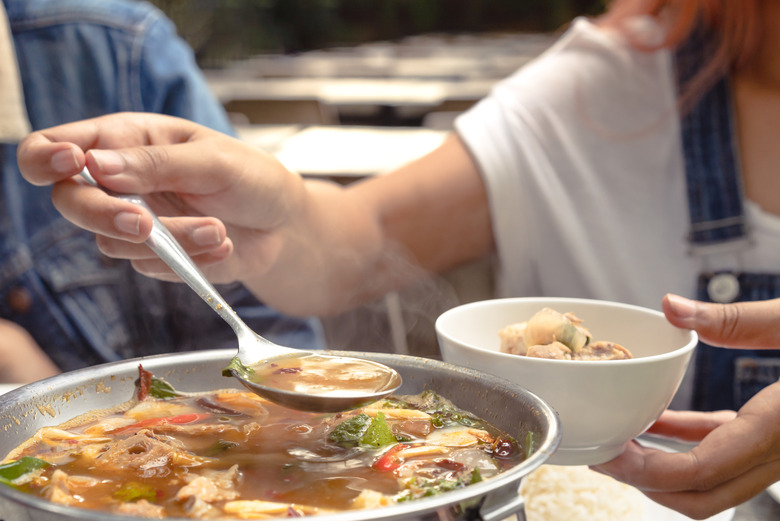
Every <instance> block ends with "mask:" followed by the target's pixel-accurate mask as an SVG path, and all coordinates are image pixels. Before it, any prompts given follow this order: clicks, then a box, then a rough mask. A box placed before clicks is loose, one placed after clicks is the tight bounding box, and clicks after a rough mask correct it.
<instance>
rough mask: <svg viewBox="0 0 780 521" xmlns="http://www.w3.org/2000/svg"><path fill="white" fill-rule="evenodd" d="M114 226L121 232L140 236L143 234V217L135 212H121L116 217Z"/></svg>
mask: <svg viewBox="0 0 780 521" xmlns="http://www.w3.org/2000/svg"><path fill="white" fill-rule="evenodd" d="M114 226H116V229H117V230H119V231H120V232H124V233H129V234H130V235H138V234H139V233H141V215H140V214H137V213H133V212H120V213H118V214H117V216H116V217H114Z"/></svg>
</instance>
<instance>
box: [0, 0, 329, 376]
mask: <svg viewBox="0 0 780 521" xmlns="http://www.w3.org/2000/svg"><path fill="white" fill-rule="evenodd" d="M3 2H4V4H5V7H6V11H7V14H8V20H9V23H10V26H11V32H12V36H13V41H14V47H15V52H16V54H17V59H18V63H19V71H20V75H21V80H22V86H23V92H24V96H25V104H26V107H27V112H28V116H29V119H30V123H31V125H32V128H33V129H41V128H45V127H50V126H54V125H58V124H62V123H66V122H70V121H74V120H78V119H84V118H88V117H93V116H98V115H101V114H106V113H111V112H120V111H137V112H157V113H164V114H171V115H176V116H180V117H184V118H187V119H190V120H193V121H196V122H198V123H201V124H203V125H206V126H209V127H211V128H214V129H217V130H220V131H223V132H226V133H232V132H233V130H232V128H231V126H230V123H229V121H228V119H227V116H226V114H225V112H224V110H223V109H222V107H221V106H220V105H219V103H218V102H217V101H216V100H215V99H214V97H213V96H212V95H211V93H210V92H209V90H208V87H207V84H206V82H205V81H204V79H203V77H202V74H201V72H200V71H199V70H198V68H197V66H196V64H195V61H194V57H193V54H192V51H191V49H190V48H189V47H188V46H187V45H186V43H185V42H183V41H182V40H181V39H179V38H178V37H177V36H176V31H175V28H174V26H173V24H172V23H171V22H170V21H169V20H168V19H167V18H166V17H164V15H163V14H162V13H161V12H160V11H159V10H157V9H156V8H154V7H153V6H151V5H150V4H148V3H145V2H135V1H121V0H3ZM0 161H2V185H0V186H1V187H2V192H1V194H0V317H2V318H5V319H8V320H11V321H14V322H16V323H18V324H20V325H21V326H23V327H24V328H26V329H27V331H28V332H29V333H30V334H31V335H32V336H33V338H34V339H35V340H36V341H37V342H38V344H39V345H40V346H41V347H42V348H43V349H44V351H46V353H47V354H48V355H49V356H50V357H51V358H52V359H53V360H54V362H55V363H56V364H57V365H58V366H59V367H60V368H61V369H62V370H72V369H76V368H79V367H84V366H87V365H92V364H96V363H101V362H106V361H112V360H117V359H122V358H129V357H135V356H142V355H150V354H157V353H164V352H171V351H184V350H194V349H210V348H220V347H236V345H237V344H236V340H235V335H234V334H233V331H232V330H231V329H230V327H229V326H228V325H227V324H226V323H224V322H223V321H222V320H221V319H220V318H219V317H218V316H217V315H216V314H215V313H214V312H213V311H212V310H211V309H210V308H209V307H208V305H206V304H205V303H204V302H202V301H201V300H200V298H199V297H198V296H197V295H196V294H195V293H194V292H192V290H190V289H189V288H188V287H187V286H186V285H184V284H172V283H164V282H160V281H156V280H152V279H149V278H146V277H144V276H142V275H139V274H137V273H136V272H135V271H134V270H133V269H132V268H131V266H130V265H129V263H128V262H125V261H117V260H112V259H109V258H107V257H105V256H103V255H102V254H100V252H99V251H98V250H97V247H96V245H95V241H94V237H93V236H92V234H90V233H88V232H85V231H83V230H80V229H78V228H76V227H75V226H73V225H71V224H70V223H68V222H67V221H65V220H64V219H63V218H62V217H60V215H59V213H58V212H57V211H56V210H55V208H54V207H53V205H52V203H51V200H50V190H49V189H47V188H42V187H35V186H32V185H30V184H28V183H26V182H25V181H24V180H23V179H22V178H21V175H20V173H19V170H18V166H17V164H16V148H15V145H13V144H3V145H0ZM219 290H220V292H222V293H223V295H224V296H225V298H226V299H227V300H228V302H230V303H231V305H232V306H233V307H234V309H235V310H236V311H237V312H238V313H239V315H241V316H242V318H244V319H245V320H246V321H247V323H248V324H249V326H250V327H252V328H253V329H255V330H256V331H258V332H260V333H261V334H264V335H266V336H268V337H269V338H270V339H271V340H273V341H276V342H279V343H282V344H285V345H290V346H293V347H302V348H319V347H322V345H321V344H322V341H321V334H320V330H319V324H318V323H317V322H316V321H311V320H301V319H293V318H288V317H284V316H281V315H279V314H278V313H277V312H275V311H274V310H272V309H270V308H268V307H266V306H264V305H262V304H261V303H260V302H258V301H257V300H256V299H254V297H252V295H251V294H250V293H249V292H248V291H247V290H246V289H245V288H244V287H243V286H241V285H238V284H232V285H226V286H221V287H219Z"/></svg>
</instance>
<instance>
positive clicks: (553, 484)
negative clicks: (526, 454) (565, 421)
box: [520, 465, 645, 521]
mask: <svg viewBox="0 0 780 521" xmlns="http://www.w3.org/2000/svg"><path fill="white" fill-rule="evenodd" d="M520 494H521V495H522V496H523V498H525V515H526V520H527V521H642V520H643V519H644V503H645V499H644V496H643V495H642V493H641V492H639V491H638V490H637V489H635V488H634V487H631V486H629V485H626V484H624V483H621V482H619V481H616V480H614V479H612V478H610V477H608V476H605V475H603V474H599V473H598V472H595V471H593V470H590V469H589V468H588V467H586V466H571V467H568V466H557V465H543V466H541V467H540V468H538V469H536V470H535V471H533V472H532V473H531V474H529V475H528V476H526V477H525V478H523V481H522V483H521V485H520Z"/></svg>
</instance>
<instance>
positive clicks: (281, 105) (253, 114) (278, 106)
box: [224, 98, 338, 125]
mask: <svg viewBox="0 0 780 521" xmlns="http://www.w3.org/2000/svg"><path fill="white" fill-rule="evenodd" d="M224 106H225V110H227V111H228V113H230V114H240V115H243V118H241V119H244V120H245V121H246V122H248V123H250V124H253V125H286V124H293V123H295V124H305V125H336V124H338V113H337V112H336V110H335V109H334V108H333V107H331V106H329V105H326V104H324V103H322V102H320V101H319V100H318V99H315V98H296V99H234V100H230V101H227V102H225V103H224ZM231 117H232V118H234V119H237V118H235V116H231Z"/></svg>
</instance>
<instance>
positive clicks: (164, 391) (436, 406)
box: [0, 369, 533, 519]
mask: <svg viewBox="0 0 780 521" xmlns="http://www.w3.org/2000/svg"><path fill="white" fill-rule="evenodd" d="M141 375H142V376H141V378H140V379H139V381H140V382H142V383H141V385H140V386H139V392H138V394H137V396H136V398H134V399H133V400H131V401H130V402H128V403H127V404H126V405H125V406H124V407H121V408H119V409H118V410H115V411H111V412H107V411H106V412H101V413H99V414H91V415H89V416H88V417H84V418H80V419H76V420H71V421H70V422H67V423H66V424H63V425H61V426H58V427H45V428H43V429H41V430H40V431H38V432H37V433H36V434H35V436H34V437H33V438H31V439H30V440H28V441H26V442H25V443H23V444H22V445H20V446H19V447H17V448H16V449H15V450H14V451H12V452H11V453H10V454H9V455H8V456H7V457H6V458H5V459H4V463H3V465H2V466H1V467H0V482H4V483H5V484H6V485H10V486H14V487H16V488H18V489H20V490H22V491H25V492H28V493H30V494H35V495H38V496H41V497H44V498H46V499H47V500H49V501H53V502H56V503H61V504H67V505H72V506H77V507H82V508H89V509H97V510H102V511H107V512H114V513H120V514H125V515H138V516H142V517H149V518H163V517H189V518H195V519H213V518H219V519H247V518H250V519H264V518H273V517H298V516H302V515H316V514H325V513H333V512H334V511H342V510H353V509H362V508H375V507H381V506H386V505H392V504H395V503H397V502H403V501H409V500H415V499H418V498H421V497H426V496H430V495H435V494H440V493H444V492H447V491H449V490H453V489H457V488H461V487H465V486H468V485H469V484H472V483H475V482H478V481H481V480H483V479H489V478H490V477H491V476H493V475H495V474H497V473H499V472H501V471H502V470H505V469H507V468H510V467H512V466H514V465H516V464H517V463H519V462H520V461H522V460H523V459H524V458H525V454H526V450H528V451H529V452H530V449H531V447H530V446H528V447H525V449H524V448H522V447H520V446H519V445H518V443H517V442H516V441H515V440H513V439H512V438H510V437H509V436H508V435H506V434H504V433H502V432H500V431H498V430H497V429H495V428H494V427H492V426H490V425H488V424H486V423H485V422H483V421H481V420H480V419H479V418H477V417H475V416H474V415H472V414H470V413H468V412H466V411H463V410H460V409H458V408H457V407H456V406H455V405H454V404H453V403H451V402H450V401H448V400H447V399H446V398H444V397H442V396H440V395H438V394H436V393H433V392H429V391H426V392H423V393H422V394H420V395H415V396H398V397H393V398H390V399H385V400H381V401H379V402H376V403H373V404H371V405H369V406H367V407H363V408H361V409H356V410H354V411H349V412H347V413H338V414H317V413H308V412H300V411H293V410H290V409H286V408H283V407H280V406H278V405H275V404H273V403H271V402H268V401H266V400H264V399H263V398H260V397H259V396H257V395H255V394H253V393H249V392H240V391H236V390H222V391H214V392H207V393H197V394H192V393H187V394H181V393H176V392H175V391H174V390H173V389H171V388H170V386H168V385H167V384H165V382H164V381H162V380H158V379H153V378H152V377H151V375H150V374H148V373H147V374H145V371H143V369H142V370H141ZM143 382H146V383H143ZM150 389H151V390H150ZM524 441H525V443H526V444H527V445H531V444H532V442H533V440H531V439H528V440H524Z"/></svg>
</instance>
